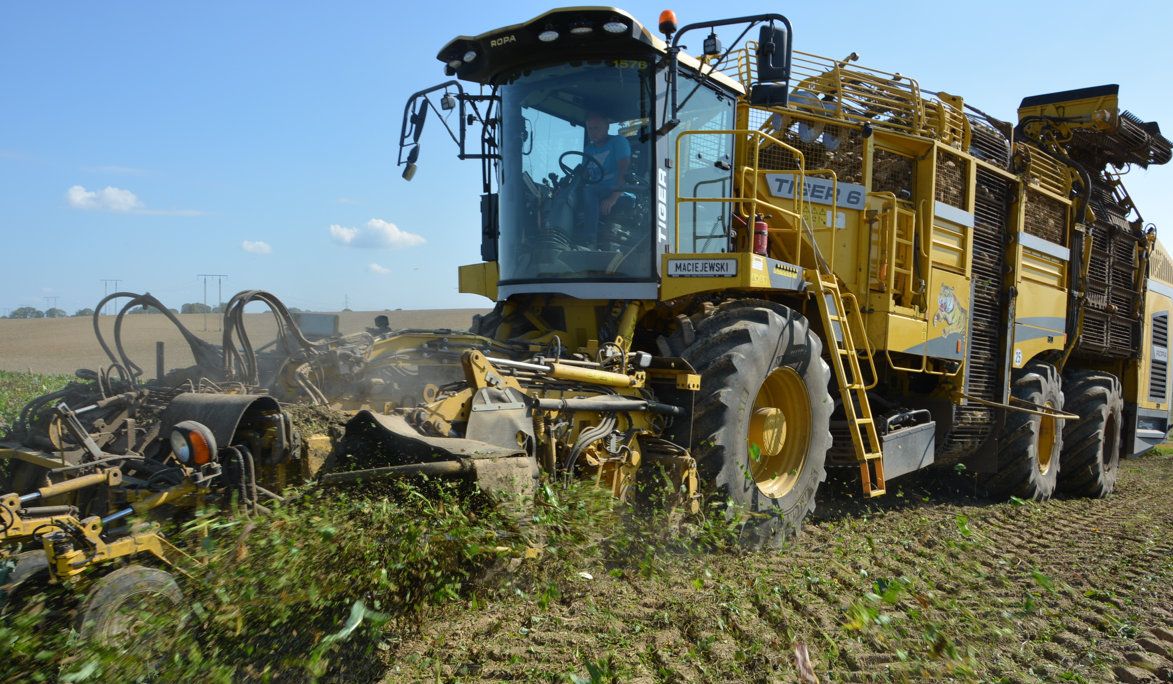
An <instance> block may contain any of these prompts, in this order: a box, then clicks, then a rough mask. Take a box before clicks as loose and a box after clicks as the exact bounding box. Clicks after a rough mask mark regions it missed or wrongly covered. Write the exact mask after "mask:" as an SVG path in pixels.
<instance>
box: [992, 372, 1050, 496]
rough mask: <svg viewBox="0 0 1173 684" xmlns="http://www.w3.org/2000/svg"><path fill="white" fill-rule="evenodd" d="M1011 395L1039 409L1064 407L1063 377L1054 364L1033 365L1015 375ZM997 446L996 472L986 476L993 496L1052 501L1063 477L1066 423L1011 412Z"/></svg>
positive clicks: (1044, 417) (1034, 414)
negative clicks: (1056, 486)
mask: <svg viewBox="0 0 1173 684" xmlns="http://www.w3.org/2000/svg"><path fill="white" fill-rule="evenodd" d="M1010 393H1011V395H1013V396H1014V397H1015V398H1017V399H1022V400H1023V401H1026V402H1029V403H1030V404H1034V405H1036V406H1043V407H1046V408H1049V409H1055V410H1062V409H1063V391H1062V390H1061V388H1060V384H1059V373H1058V371H1056V370H1055V367H1054V366H1052V365H1050V364H1046V363H1038V362H1032V363H1030V364H1027V366H1026V367H1025V368H1023V369H1022V370H1020V371H1017V372H1016V373H1015V376H1014V384H1013V386H1012V387H1011V390H1010ZM1017 405H1019V406H1022V404H1017ZM1027 408H1029V407H1027ZM998 444H999V448H1000V451H999V454H998V472H997V473H994V474H993V475H986V476H984V477H983V478H982V480H983V482H984V484H985V486H986V489H987V490H988V491H989V493H990V494H991V495H992V496H998V497H1008V496H1017V497H1020V498H1023V499H1034V500H1036V501H1042V500H1045V499H1049V498H1051V495H1052V494H1054V493H1055V484H1056V482H1057V481H1058V475H1059V450H1060V447H1061V446H1062V444H1063V420H1062V419H1061V418H1055V417H1054V416H1045V415H1040V414H1039V412H1034V413H1027V412H1026V411H1011V412H1010V413H1009V415H1008V416H1007V417H1006V425H1005V427H1004V428H1003V431H1002V435H1001V438H1000V439H999V440H998Z"/></svg>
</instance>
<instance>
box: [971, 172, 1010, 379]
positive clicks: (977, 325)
mask: <svg viewBox="0 0 1173 684" xmlns="http://www.w3.org/2000/svg"><path fill="white" fill-rule="evenodd" d="M1010 197H1011V192H1010V182H1009V181H1007V180H1005V179H1003V178H999V177H998V176H996V175H994V174H993V173H991V172H989V171H986V170H985V169H983V168H980V167H979V168H978V171H977V193H976V196H975V201H974V227H973V300H972V301H973V314H972V319H971V334H970V341H969V345H970V356H969V382H968V385H967V386H968V388H969V389H968V392H969V394H971V395H973V396H975V397H978V398H981V399H986V400H988V401H999V400H1000V399H1001V397H1000V389H1001V388H1000V387H999V382H998V377H999V376H998V359H999V358H1000V357H1001V341H1002V337H1003V335H1002V333H1003V332H1004V331H1003V329H1002V325H1001V323H1002V272H1003V268H1002V265H1003V263H1004V260H1005V246H1004V244H1003V241H1002V236H1003V235H1005V226H1006V216H1007V213H1008V211H1009V205H1010Z"/></svg>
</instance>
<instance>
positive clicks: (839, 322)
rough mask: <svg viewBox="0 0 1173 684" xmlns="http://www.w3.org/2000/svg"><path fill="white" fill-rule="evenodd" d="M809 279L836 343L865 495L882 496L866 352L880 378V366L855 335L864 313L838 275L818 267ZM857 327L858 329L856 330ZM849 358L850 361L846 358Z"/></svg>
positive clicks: (835, 360)
mask: <svg viewBox="0 0 1173 684" xmlns="http://www.w3.org/2000/svg"><path fill="white" fill-rule="evenodd" d="M806 277H807V280H809V281H810V282H811V283H812V284H813V286H814V288H815V295H816V298H817V299H818V302H819V313H820V314H821V315H822V318H823V328H824V330H826V331H827V332H828V333H830V338H831V339H830V340H828V342H829V343H830V344H831V345H832V349H831V366H832V367H833V368H834V369H835V379H836V380H837V381H838V382H839V394H840V396H841V397H842V400H843V410H844V412H845V413H846V414H847V425H848V428H849V430H850V431H851V441H852V442H853V443H854V445H855V458H856V460H857V461H859V467H860V476H861V478H862V480H863V493H864V496H868V497H872V496H879V495H881V494H883V493H884V491H885V490H884V487H885V485H884V458H883V454H882V453H881V450H880V435H879V433H878V432H877V431H876V421H875V419H874V418H873V417H872V407H871V403H869V402H868V395H867V387H868V386H867V385H866V384H864V381H863V370H862V368H861V367H860V365H859V357H860V354H861V353H863V354H864V356H865V358H866V359H867V362H868V366H869V367H870V370H871V377H873V378H875V377H876V366H875V363H874V361H873V360H872V356H871V353H870V351H868V350H866V349H864V350H860V349H857V348H856V346H855V334H859V335H861V336H865V337H864V340H865V345H866V339H867V338H866V332H865V331H864V326H863V316H862V315H861V314H860V311H859V306H858V303H857V302H856V299H855V297H854V296H852V295H850V294H848V295H847V296H846V297H844V296H843V294H842V293H840V291H839V285H838V283H837V282H836V281H835V276H833V275H824V274H822V273H819V270H818V269H809V270H808V271H807V276H806ZM853 326H854V330H853ZM844 359H846V361H845V360H844Z"/></svg>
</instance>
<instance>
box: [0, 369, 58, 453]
mask: <svg viewBox="0 0 1173 684" xmlns="http://www.w3.org/2000/svg"><path fill="white" fill-rule="evenodd" d="M72 379H73V377H72V376H69V375H40V374H36V373H14V372H11V371H0V437H3V436H5V435H6V434H7V433H8V431H9V430H10V429H11V427H12V424H13V421H15V420H16V417H17V416H18V415H19V414H20V410H21V409H22V408H24V405H25V404H27V403H29V402H30V401H32V400H33V399H35V398H37V397H39V396H41V395H43V394H48V393H49V392H55V391H57V390H59V389H61V388H62V387H65V385H67V384H69V381H70V380H72Z"/></svg>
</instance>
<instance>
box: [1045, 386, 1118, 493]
mask: <svg viewBox="0 0 1173 684" xmlns="http://www.w3.org/2000/svg"><path fill="white" fill-rule="evenodd" d="M1064 387H1065V388H1066V389H1065V393H1066V394H1067V396H1068V397H1069V399H1068V400H1067V412H1068V413H1074V414H1075V415H1077V416H1079V417H1080V418H1079V420H1069V421H1067V424H1066V426H1065V427H1064V428H1063V454H1062V456H1061V457H1060V463H1061V464H1062V465H1063V468H1062V469H1061V470H1060V471H1059V491H1061V492H1065V493H1067V494H1075V495H1077V496H1090V497H1104V496H1108V495H1109V494H1111V493H1112V489H1113V488H1114V487H1115V486H1116V470H1117V466H1118V465H1119V464H1120V430H1121V428H1122V427H1123V426H1124V390H1123V389H1122V388H1121V386H1120V381H1119V380H1117V379H1116V376H1114V375H1111V374H1109V373H1103V372H1100V371H1087V370H1080V371H1074V372H1072V373H1070V374H1067V375H1066V376H1065V377H1064Z"/></svg>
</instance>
